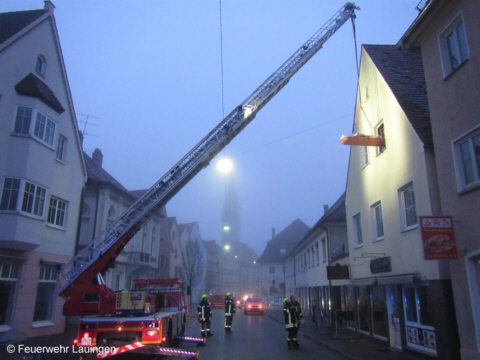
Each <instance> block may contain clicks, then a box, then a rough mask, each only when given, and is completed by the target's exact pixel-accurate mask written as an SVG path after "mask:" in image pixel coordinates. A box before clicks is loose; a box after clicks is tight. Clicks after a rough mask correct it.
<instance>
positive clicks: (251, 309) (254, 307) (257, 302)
mask: <svg viewBox="0 0 480 360" xmlns="http://www.w3.org/2000/svg"><path fill="white" fill-rule="evenodd" d="M264 311H265V305H264V303H263V301H262V299H261V298H259V297H258V296H250V297H248V298H247V300H245V306H244V308H243V313H244V314H251V313H258V314H262V315H263V313H264Z"/></svg>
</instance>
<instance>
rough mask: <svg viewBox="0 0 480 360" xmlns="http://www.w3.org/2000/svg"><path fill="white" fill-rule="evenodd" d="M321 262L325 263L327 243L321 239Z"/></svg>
mask: <svg viewBox="0 0 480 360" xmlns="http://www.w3.org/2000/svg"><path fill="white" fill-rule="evenodd" d="M322 261H323V262H325V261H327V242H326V241H325V238H322Z"/></svg>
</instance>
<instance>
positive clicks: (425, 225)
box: [420, 216, 458, 260]
mask: <svg viewBox="0 0 480 360" xmlns="http://www.w3.org/2000/svg"><path fill="white" fill-rule="evenodd" d="M420 228H421V230H422V240H423V250H424V252H425V260H454V259H458V253H457V244H456V241H455V232H454V230H453V219H452V217H451V216H420Z"/></svg>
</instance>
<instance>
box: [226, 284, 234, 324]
mask: <svg viewBox="0 0 480 360" xmlns="http://www.w3.org/2000/svg"><path fill="white" fill-rule="evenodd" d="M233 314H235V302H234V301H233V299H232V293H231V292H227V295H226V296H225V331H226V332H227V333H231V332H232V321H233Z"/></svg>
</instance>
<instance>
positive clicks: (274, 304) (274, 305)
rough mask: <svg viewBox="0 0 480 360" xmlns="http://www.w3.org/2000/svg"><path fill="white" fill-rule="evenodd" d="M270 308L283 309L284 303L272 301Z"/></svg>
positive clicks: (279, 300)
mask: <svg viewBox="0 0 480 360" xmlns="http://www.w3.org/2000/svg"><path fill="white" fill-rule="evenodd" d="M268 307H269V308H283V301H282V300H281V299H277V300H272V301H270V303H269V304H268Z"/></svg>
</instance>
